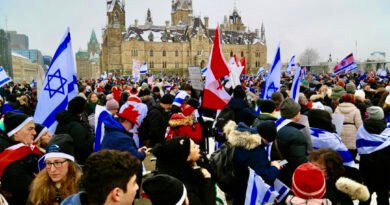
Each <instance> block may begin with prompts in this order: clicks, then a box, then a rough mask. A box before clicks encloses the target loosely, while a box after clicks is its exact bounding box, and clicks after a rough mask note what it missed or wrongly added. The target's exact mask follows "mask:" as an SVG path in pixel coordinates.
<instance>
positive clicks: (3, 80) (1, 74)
mask: <svg viewBox="0 0 390 205" xmlns="http://www.w3.org/2000/svg"><path fill="white" fill-rule="evenodd" d="M11 81H12V79H11V78H10V77H9V76H8V75H7V73H6V72H5V70H4V68H3V67H2V66H0V87H3V85H5V84H7V83H9V82H11Z"/></svg>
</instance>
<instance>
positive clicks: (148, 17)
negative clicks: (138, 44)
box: [145, 9, 153, 26]
mask: <svg viewBox="0 0 390 205" xmlns="http://www.w3.org/2000/svg"><path fill="white" fill-rule="evenodd" d="M145 25H148V26H151V25H153V20H152V12H151V11H150V9H148V11H147V14H146V21H145Z"/></svg>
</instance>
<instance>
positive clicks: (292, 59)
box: [286, 56, 295, 74]
mask: <svg viewBox="0 0 390 205" xmlns="http://www.w3.org/2000/svg"><path fill="white" fill-rule="evenodd" d="M292 68H295V56H292V57H291V59H290V62H289V63H288V65H287V68H286V71H287V73H288V74H291V70H292Z"/></svg>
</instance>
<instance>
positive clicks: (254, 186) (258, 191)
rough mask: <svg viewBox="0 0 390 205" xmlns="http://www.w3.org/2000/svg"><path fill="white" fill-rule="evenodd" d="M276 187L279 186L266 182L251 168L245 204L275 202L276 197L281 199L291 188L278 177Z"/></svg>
mask: <svg viewBox="0 0 390 205" xmlns="http://www.w3.org/2000/svg"><path fill="white" fill-rule="evenodd" d="M274 187H277V188H278V190H276V189H274V188H273V187H271V186H270V185H268V184H267V183H265V182H264V180H263V179H262V178H261V177H260V176H258V175H257V174H256V173H255V171H253V170H252V169H249V178H248V185H247V188H246V197H245V205H258V204H266V203H272V204H273V203H274V202H275V199H276V200H278V201H280V200H281V199H283V198H284V197H285V196H286V195H287V194H288V192H289V191H290V189H289V188H288V187H287V186H286V185H285V184H283V183H282V182H281V181H279V180H278V179H276V180H275V183H274ZM279 191H280V192H279Z"/></svg>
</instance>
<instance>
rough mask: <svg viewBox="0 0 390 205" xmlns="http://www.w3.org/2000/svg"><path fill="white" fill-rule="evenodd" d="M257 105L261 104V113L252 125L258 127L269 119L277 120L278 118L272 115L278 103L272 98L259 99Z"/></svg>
mask: <svg viewBox="0 0 390 205" xmlns="http://www.w3.org/2000/svg"><path fill="white" fill-rule="evenodd" d="M256 103H257V106H259V108H260V111H261V113H260V114H259V115H258V116H257V117H256V119H255V121H254V122H253V124H252V127H257V126H258V125H260V124H261V123H262V122H264V121H267V120H272V121H276V120H277V118H276V117H274V116H273V115H272V113H273V112H274V110H275V108H276V105H275V103H274V102H272V101H271V100H257V102H256Z"/></svg>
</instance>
